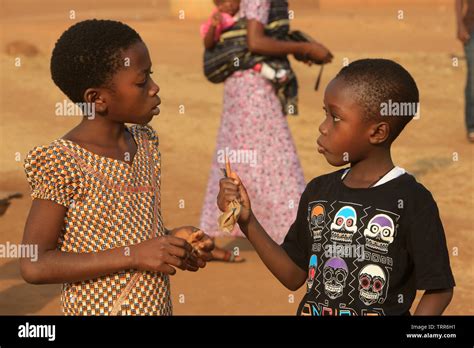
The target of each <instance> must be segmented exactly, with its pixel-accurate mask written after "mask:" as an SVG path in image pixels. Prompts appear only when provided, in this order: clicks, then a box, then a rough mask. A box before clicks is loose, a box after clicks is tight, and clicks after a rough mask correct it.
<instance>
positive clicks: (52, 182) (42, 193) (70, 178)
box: [24, 143, 83, 207]
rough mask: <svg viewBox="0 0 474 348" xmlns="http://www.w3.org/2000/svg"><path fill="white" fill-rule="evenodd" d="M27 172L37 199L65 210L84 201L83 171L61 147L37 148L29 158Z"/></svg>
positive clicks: (31, 152) (30, 153) (32, 191)
mask: <svg viewBox="0 0 474 348" xmlns="http://www.w3.org/2000/svg"><path fill="white" fill-rule="evenodd" d="M24 169H25V173H26V178H27V180H28V183H29V184H30V188H31V197H32V198H33V199H35V198H38V199H47V200H51V201H53V202H56V203H57V204H60V205H63V206H65V207H68V206H69V205H70V204H71V203H73V202H74V201H75V200H78V199H80V197H81V194H82V190H83V175H82V172H81V169H80V168H79V166H78V164H77V163H76V161H75V159H74V158H73V157H72V156H71V155H70V154H68V153H67V152H65V151H64V150H63V149H61V147H60V146H59V145H57V144H54V143H53V144H51V145H49V146H38V147H35V148H34V149H33V150H31V151H30V152H29V153H28V154H27V156H26V159H25V162H24Z"/></svg>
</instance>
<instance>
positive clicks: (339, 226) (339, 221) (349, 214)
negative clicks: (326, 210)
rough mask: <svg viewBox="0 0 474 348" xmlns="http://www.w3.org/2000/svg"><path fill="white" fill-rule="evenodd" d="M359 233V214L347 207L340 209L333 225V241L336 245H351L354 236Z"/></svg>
mask: <svg viewBox="0 0 474 348" xmlns="http://www.w3.org/2000/svg"><path fill="white" fill-rule="evenodd" d="M356 232H357V213H356V211H355V209H354V208H352V207H351V206H349V205H346V206H344V207H342V208H341V209H339V211H338V212H337V214H336V216H335V217H334V221H333V222H332V223H331V241H333V242H335V243H351V242H352V236H353V235H354V234H355V233H356Z"/></svg>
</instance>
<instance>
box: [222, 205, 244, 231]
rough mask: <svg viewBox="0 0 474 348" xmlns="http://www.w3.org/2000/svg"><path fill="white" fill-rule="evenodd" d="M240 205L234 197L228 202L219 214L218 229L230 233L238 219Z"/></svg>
mask: <svg viewBox="0 0 474 348" xmlns="http://www.w3.org/2000/svg"><path fill="white" fill-rule="evenodd" d="M240 209H241V205H240V203H239V202H238V201H236V200H235V199H234V200H233V201H232V202H230V203H229V206H228V207H227V210H226V211H225V212H223V213H222V214H221V216H219V219H218V220H217V222H218V223H219V229H221V230H222V231H224V232H227V233H231V232H232V230H233V229H234V226H235V224H236V223H237V221H238V220H239V216H240Z"/></svg>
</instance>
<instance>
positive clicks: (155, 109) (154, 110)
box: [151, 104, 160, 116]
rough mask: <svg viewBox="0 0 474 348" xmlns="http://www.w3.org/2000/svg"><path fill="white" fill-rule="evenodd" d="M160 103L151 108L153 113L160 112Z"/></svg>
mask: <svg viewBox="0 0 474 348" xmlns="http://www.w3.org/2000/svg"><path fill="white" fill-rule="evenodd" d="M158 105H160V104H158ZM158 105H156V106H155V107H154V108H153V109H151V113H152V114H153V115H155V116H156V115H158V114H159V113H160V108H159V106H158Z"/></svg>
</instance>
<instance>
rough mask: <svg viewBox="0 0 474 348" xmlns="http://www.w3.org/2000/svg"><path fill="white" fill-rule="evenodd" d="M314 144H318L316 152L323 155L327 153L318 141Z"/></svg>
mask: <svg viewBox="0 0 474 348" xmlns="http://www.w3.org/2000/svg"><path fill="white" fill-rule="evenodd" d="M316 143H317V144H318V152H319V153H322V154H324V153H325V152H326V151H327V150H326V148H325V147H324V146H323V145H321V142H320V141H319V139H318V140H317V141H316Z"/></svg>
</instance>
